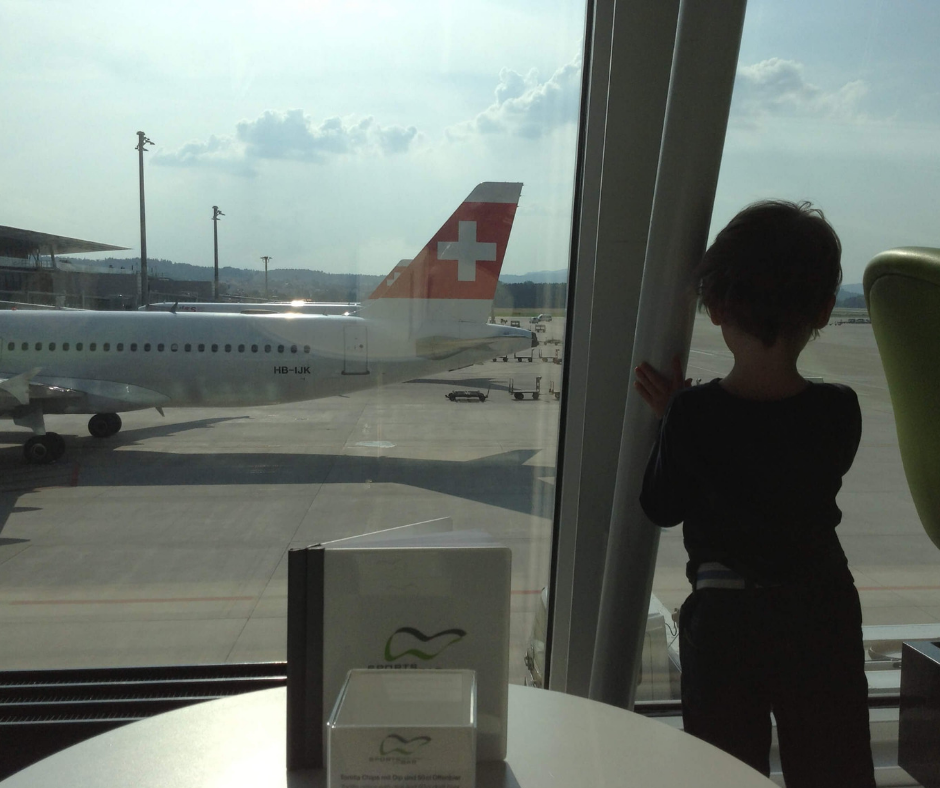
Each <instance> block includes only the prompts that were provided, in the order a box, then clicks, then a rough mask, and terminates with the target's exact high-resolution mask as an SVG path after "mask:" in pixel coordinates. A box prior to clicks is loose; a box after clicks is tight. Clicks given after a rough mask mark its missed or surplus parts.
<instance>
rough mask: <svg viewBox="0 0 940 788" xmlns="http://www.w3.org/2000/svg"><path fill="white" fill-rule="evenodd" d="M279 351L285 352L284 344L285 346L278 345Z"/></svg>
mask: <svg viewBox="0 0 940 788" xmlns="http://www.w3.org/2000/svg"><path fill="white" fill-rule="evenodd" d="M277 352H278V353H283V352H284V346H283V345H278V346H277Z"/></svg>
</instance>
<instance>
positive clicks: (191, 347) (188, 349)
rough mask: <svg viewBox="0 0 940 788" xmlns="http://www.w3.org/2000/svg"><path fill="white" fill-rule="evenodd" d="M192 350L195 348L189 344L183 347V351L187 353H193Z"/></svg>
mask: <svg viewBox="0 0 940 788" xmlns="http://www.w3.org/2000/svg"><path fill="white" fill-rule="evenodd" d="M192 349H193V346H192V345H190V344H189V342H187V343H186V344H185V345H183V350H185V351H186V352H187V353H190V352H192Z"/></svg>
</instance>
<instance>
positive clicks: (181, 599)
mask: <svg viewBox="0 0 940 788" xmlns="http://www.w3.org/2000/svg"><path fill="white" fill-rule="evenodd" d="M256 599H257V597H253V596H191V597H186V596H183V597H167V598H154V599H17V600H13V601H12V602H8V603H7V604H10V605H133V604H149V605H152V604H167V603H173V602H254V601H255V600H256Z"/></svg>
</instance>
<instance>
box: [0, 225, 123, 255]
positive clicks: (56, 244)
mask: <svg viewBox="0 0 940 788" xmlns="http://www.w3.org/2000/svg"><path fill="white" fill-rule="evenodd" d="M127 248H128V247H126V246H112V245H111V244H101V243H98V242H96V241H82V240H81V239H79V238H66V237H65V236H64V235H49V233H37V232H35V231H33V230H20V229H19V228H17V227H4V226H2V225H0V257H24V258H25V257H28V256H29V255H31V254H37V253H38V254H54V255H62V254H79V253H82V252H113V251H120V250H124V249H127Z"/></svg>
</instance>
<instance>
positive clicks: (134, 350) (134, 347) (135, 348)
mask: <svg viewBox="0 0 940 788" xmlns="http://www.w3.org/2000/svg"><path fill="white" fill-rule="evenodd" d="M136 352H137V343H136V342H131V353H136Z"/></svg>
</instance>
